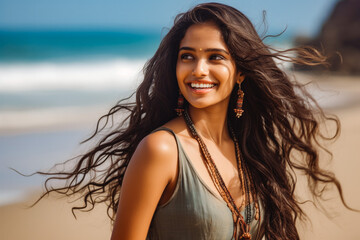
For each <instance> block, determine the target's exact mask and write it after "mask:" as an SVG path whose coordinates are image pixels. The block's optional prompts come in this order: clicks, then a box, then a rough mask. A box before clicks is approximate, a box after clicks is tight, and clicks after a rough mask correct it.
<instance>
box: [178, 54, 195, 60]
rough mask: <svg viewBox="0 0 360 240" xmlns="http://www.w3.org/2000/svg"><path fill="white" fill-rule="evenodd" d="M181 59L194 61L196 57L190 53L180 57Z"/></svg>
mask: <svg viewBox="0 0 360 240" xmlns="http://www.w3.org/2000/svg"><path fill="white" fill-rule="evenodd" d="M180 59H183V60H193V59H194V56H193V55H191V54H190V53H183V54H181V55H180Z"/></svg>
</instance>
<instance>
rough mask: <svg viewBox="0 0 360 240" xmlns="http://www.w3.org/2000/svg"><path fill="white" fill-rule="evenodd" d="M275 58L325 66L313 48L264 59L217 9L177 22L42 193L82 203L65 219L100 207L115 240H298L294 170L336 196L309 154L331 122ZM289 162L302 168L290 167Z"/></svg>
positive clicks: (248, 34)
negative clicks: (55, 183)
mask: <svg viewBox="0 0 360 240" xmlns="http://www.w3.org/2000/svg"><path fill="white" fill-rule="evenodd" d="M291 51H296V52H297V54H298V57H289V55H287V53H289V52H291ZM275 59H281V60H285V61H289V62H292V63H298V64H305V65H317V64H324V60H325V59H324V58H323V57H322V56H321V55H320V54H319V53H318V52H317V51H316V50H314V49H312V48H297V49H291V50H288V51H283V52H280V51H276V50H275V49H271V48H270V47H268V46H266V45H265V44H264V43H263V42H262V40H261V39H260V38H259V36H258V34H257V33H256V31H255V29H254V27H253V25H252V24H251V22H250V21H249V20H248V19H247V18H246V16H244V15H243V14H242V13H241V12H239V11H238V10H236V9H234V8H232V7H230V6H227V5H223V4H218V3H206V4H200V5H198V6H196V7H194V8H193V9H190V10H189V11H188V12H185V13H182V14H179V15H178V16H177V17H176V19H175V22H174V26H173V27H172V28H171V29H170V31H169V32H168V33H167V35H166V36H165V37H164V39H163V40H162V42H161V44H160V46H159V48H158V50H157V52H156V53H155V55H154V56H153V57H152V58H151V59H150V60H149V61H148V62H147V63H146V65H145V67H144V80H143V81H142V83H141V84H140V86H139V88H138V89H137V91H136V102H134V103H131V102H130V103H129V102H128V101H129V100H128V99H125V100H122V101H120V102H119V103H118V104H117V105H116V106H114V107H113V108H112V109H111V110H110V111H109V113H108V114H107V115H105V116H103V117H102V118H101V119H100V120H99V122H98V127H97V129H96V131H95V133H94V135H93V137H94V136H97V135H99V134H100V133H101V131H102V130H103V129H104V128H105V127H106V126H107V124H108V121H109V122H111V120H112V119H113V118H114V117H116V116H117V115H116V114H117V113H121V114H124V115H125V116H126V117H125V120H124V121H123V122H121V123H120V124H118V125H117V126H116V127H115V129H113V131H112V132H110V133H108V134H107V135H105V136H104V137H103V138H102V140H101V141H100V142H99V144H98V145H96V146H95V147H94V148H93V149H91V150H90V151H88V152H87V153H85V154H84V155H83V156H82V157H81V158H80V159H78V160H77V162H76V167H75V168H74V169H73V170H72V171H69V172H61V173H41V174H47V175H52V176H51V177H50V178H49V180H53V179H61V180H65V181H67V184H65V186H64V187H60V188H47V189H48V190H47V192H46V193H45V194H47V193H50V192H53V191H57V192H60V193H62V194H67V195H73V194H79V193H81V194H82V196H83V199H84V205H83V206H79V207H75V208H74V209H83V210H91V209H92V207H93V206H94V205H96V204H98V203H102V202H106V203H107V204H108V213H109V216H110V217H111V219H112V220H114V228H113V234H112V239H114V240H115V239H131V240H133V239H145V238H147V239H292V240H293V239H299V234H298V232H297V229H296V224H295V221H296V219H297V218H298V217H301V216H303V211H302V210H301V208H300V203H299V199H298V197H297V196H296V195H295V193H294V189H295V186H296V176H295V175H294V172H295V170H297V171H301V172H302V173H303V174H304V175H306V176H307V177H308V181H309V189H310V191H311V193H312V194H313V195H314V197H315V198H318V197H321V196H322V193H323V191H324V189H325V188H323V184H334V185H335V186H336V188H337V189H338V190H339V194H340V196H341V198H342V191H341V186H340V184H339V182H338V181H337V179H336V178H335V177H334V176H333V174H331V173H329V172H327V171H324V170H322V169H321V168H320V167H319V162H320V160H319V153H318V149H319V147H321V148H322V147H323V146H322V145H320V143H321V142H323V141H325V140H329V139H333V138H335V137H336V136H337V135H338V130H339V122H338V120H337V119H336V118H331V117H327V116H326V115H325V114H324V113H323V111H322V110H321V109H320V108H319V107H317V106H318V105H317V104H316V102H315V101H314V100H313V98H312V97H311V96H310V95H309V94H308V93H307V92H306V91H305V89H304V88H303V87H302V86H301V85H300V84H298V83H296V82H294V81H290V79H289V77H288V76H287V75H286V73H285V72H283V71H282V70H281V69H280V68H279V67H278V66H277V65H276V63H275ZM300 93H301V94H300ZM303 96H306V98H304V97H303ZM314 103H315V104H314ZM312 106H315V107H312ZM176 113H177V114H178V115H176ZM103 120H105V123H104V122H103ZM320 121H332V122H334V123H335V125H336V132H335V134H334V136H330V137H326V136H325V135H323V134H322V133H321V132H320V127H319V122H320ZM297 153H300V154H298V155H300V156H303V158H302V159H293V156H295V155H296V154H297ZM46 187H48V186H46ZM45 194H44V195H45ZM342 200H343V198H342ZM343 203H344V200H343ZM344 204H345V203H344ZM89 205H90V209H89V208H88V206H89ZM345 205H346V204H345Z"/></svg>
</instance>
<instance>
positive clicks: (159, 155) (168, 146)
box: [136, 130, 177, 161]
mask: <svg viewBox="0 0 360 240" xmlns="http://www.w3.org/2000/svg"><path fill="white" fill-rule="evenodd" d="M139 151H140V152H141V153H142V154H144V155H146V156H148V157H150V158H152V159H153V157H156V158H155V159H154V160H155V161H164V160H166V159H168V158H173V157H174V156H175V157H176V156H177V144H176V140H175V138H174V136H173V135H172V134H171V133H170V132H168V131H165V130H164V131H162V130H160V131H156V132H153V133H151V134H149V135H148V136H146V137H145V138H144V139H143V140H142V141H141V142H140V144H139V145H138V147H137V149H136V152H139Z"/></svg>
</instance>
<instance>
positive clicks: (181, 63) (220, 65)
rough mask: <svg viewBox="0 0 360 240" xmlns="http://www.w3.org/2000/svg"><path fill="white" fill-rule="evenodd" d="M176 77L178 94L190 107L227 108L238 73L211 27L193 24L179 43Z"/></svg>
mask: <svg viewBox="0 0 360 240" xmlns="http://www.w3.org/2000/svg"><path fill="white" fill-rule="evenodd" d="M176 77H177V81H178V84H179V88H180V91H181V93H182V94H183V95H184V97H185V99H186V100H187V101H188V102H189V103H190V105H191V106H193V107H196V108H206V107H210V106H214V105H219V106H222V105H223V107H226V109H227V105H228V103H229V99H230V94H231V91H232V90H233V88H234V85H235V83H236V80H237V79H239V77H240V73H236V67H235V62H234V60H233V59H232V57H231V56H230V53H229V50H228V48H227V46H226V44H225V42H224V40H223V37H222V34H221V31H220V29H219V28H218V27H217V26H216V25H215V24H213V23H211V22H209V23H203V24H195V25H192V26H191V27H189V28H188V30H187V31H186V34H185V36H184V38H183V39H182V40H181V42H180V47H179V55H178V59H177V64H176Z"/></svg>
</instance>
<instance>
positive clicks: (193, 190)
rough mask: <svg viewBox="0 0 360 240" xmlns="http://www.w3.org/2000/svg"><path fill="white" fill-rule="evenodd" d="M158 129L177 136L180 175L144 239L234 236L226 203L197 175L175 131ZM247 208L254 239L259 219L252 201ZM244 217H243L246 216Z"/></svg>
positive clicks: (199, 238) (200, 239) (157, 211)
mask: <svg viewBox="0 0 360 240" xmlns="http://www.w3.org/2000/svg"><path fill="white" fill-rule="evenodd" d="M160 130H165V131H168V132H170V133H171V134H172V135H174V137H175V139H176V143H177V148H178V164H179V165H178V166H179V175H178V179H177V183H176V187H175V190H174V193H173V194H172V196H171V197H170V199H169V200H168V201H167V202H166V203H165V204H163V205H159V206H158V207H157V208H156V210H155V213H154V216H153V218H152V221H151V224H150V228H149V232H148V236H147V239H149V240H158V239H159V240H168V239H171V240H178V239H179V240H180V239H186V240H195V239H196V240H202V239H204V240H205V239H206V240H212V239H213V240H221V239H226V240H230V239H233V228H234V224H233V217H232V213H231V211H230V209H229V208H228V206H227V205H226V202H225V201H224V200H223V199H222V198H220V197H218V195H216V194H215V193H213V191H212V190H211V189H210V188H209V187H208V186H207V185H206V183H205V182H203V181H202V179H201V178H200V177H199V176H198V174H197V172H196V170H195V168H194V167H193V166H192V164H191V161H190V160H189V158H188V157H187V155H186V153H185V152H184V150H183V148H182V146H181V143H180V141H179V139H178V138H177V136H176V135H175V133H174V132H173V131H172V130H171V129H168V128H164V127H162V128H159V129H156V130H155V131H160ZM247 207H248V208H251V211H250V212H251V217H250V219H251V224H250V227H251V231H250V233H251V235H252V239H257V238H256V235H257V232H258V229H259V222H258V221H257V220H255V219H254V215H255V210H254V208H253V204H250V205H248V206H247ZM244 212H245V210H243V211H242V214H243V216H244ZM246 217H247V216H244V218H245V219H246ZM238 232H239V231H238Z"/></svg>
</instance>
